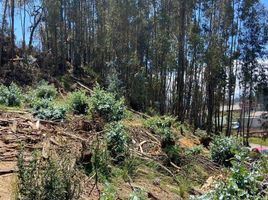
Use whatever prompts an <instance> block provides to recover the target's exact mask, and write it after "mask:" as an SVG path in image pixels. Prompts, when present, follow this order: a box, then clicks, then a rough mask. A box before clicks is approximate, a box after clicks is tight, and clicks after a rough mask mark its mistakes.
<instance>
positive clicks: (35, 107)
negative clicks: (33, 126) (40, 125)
mask: <svg viewBox="0 0 268 200" xmlns="http://www.w3.org/2000/svg"><path fill="white" fill-rule="evenodd" d="M31 106H32V112H33V115H34V117H36V118H38V119H43V120H53V121H58V120H63V119H65V117H66V109H65V108H64V107H61V106H57V105H55V104H54V103H53V102H52V100H51V99H36V100H35V101H33V102H32V105H31Z"/></svg>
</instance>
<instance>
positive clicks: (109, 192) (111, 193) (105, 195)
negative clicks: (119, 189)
mask: <svg viewBox="0 0 268 200" xmlns="http://www.w3.org/2000/svg"><path fill="white" fill-rule="evenodd" d="M116 196H117V195H116V191H115V188H114V187H113V186H112V185H111V184H110V183H108V182H106V183H105V185H104V189H103V191H102V193H101V197H100V200H115V199H117V198H116Z"/></svg>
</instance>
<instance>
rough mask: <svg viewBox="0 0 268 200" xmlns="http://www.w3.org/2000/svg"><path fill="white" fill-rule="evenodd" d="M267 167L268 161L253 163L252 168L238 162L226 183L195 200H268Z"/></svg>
mask: <svg viewBox="0 0 268 200" xmlns="http://www.w3.org/2000/svg"><path fill="white" fill-rule="evenodd" d="M267 165H268V161H267V159H265V160H260V161H256V162H253V163H252V164H251V166H250V167H249V166H248V163H247V164H246V163H245V162H244V160H237V161H235V162H234V163H233V167H232V168H231V174H230V177H229V178H228V179H227V180H226V181H225V182H223V181H221V182H219V183H218V184H217V185H216V188H215V189H214V190H212V191H210V192H208V193H207V194H205V195H203V196H201V197H199V198H195V199H199V200H210V199H213V200H214V199H215V200H218V199H237V200H243V199H248V200H255V199H257V200H261V199H267V196H266V195H267V192H268V189H267V187H266V186H265V182H266V179H265V178H266V175H265V173H264V172H265V171H266V169H267V168H266V167H267ZM266 172H267V171H266Z"/></svg>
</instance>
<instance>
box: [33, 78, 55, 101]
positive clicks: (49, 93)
mask: <svg viewBox="0 0 268 200" xmlns="http://www.w3.org/2000/svg"><path fill="white" fill-rule="evenodd" d="M33 95H34V97H35V98H40V99H42V98H44V99H53V98H55V97H56V95H57V90H56V88H55V86H54V85H49V84H48V82H46V81H41V82H40V83H39V84H38V85H37V88H36V89H35V90H34V91H33Z"/></svg>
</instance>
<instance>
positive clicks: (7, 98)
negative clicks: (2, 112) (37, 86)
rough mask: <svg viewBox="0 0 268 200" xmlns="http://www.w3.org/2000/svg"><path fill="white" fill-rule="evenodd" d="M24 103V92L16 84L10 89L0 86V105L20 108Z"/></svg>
mask: <svg viewBox="0 0 268 200" xmlns="http://www.w3.org/2000/svg"><path fill="white" fill-rule="evenodd" d="M21 102H22V91H21V89H20V88H19V87H18V86H17V85H16V84H15V83H11V85H10V86H9V87H6V86H4V85H0V104H2V105H5V106H12V107H13V106H20V105H21Z"/></svg>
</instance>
